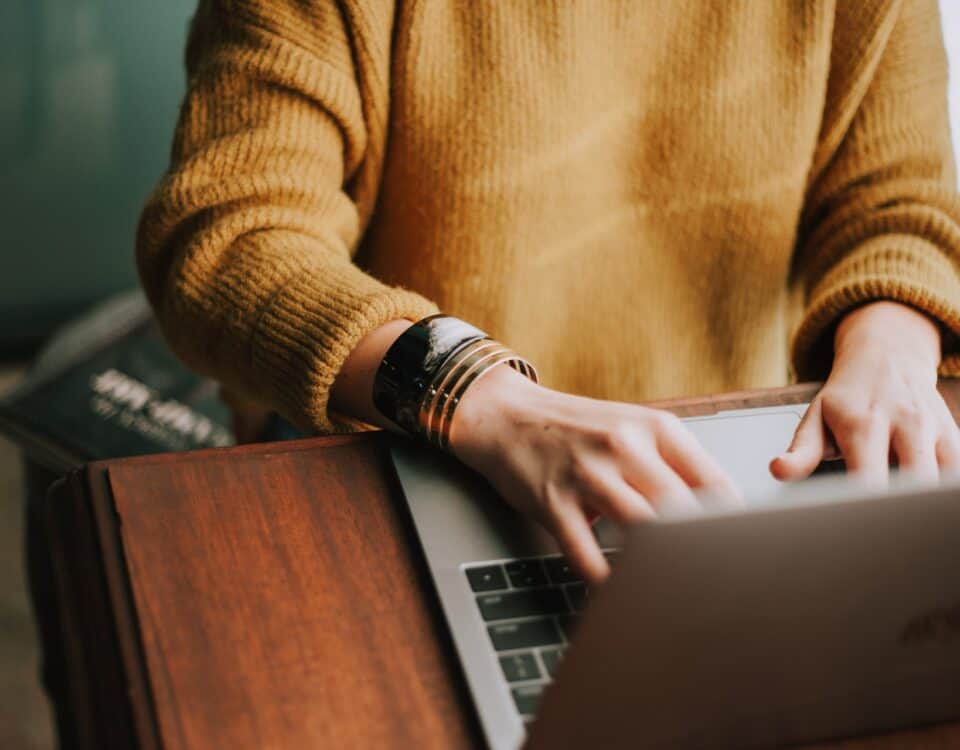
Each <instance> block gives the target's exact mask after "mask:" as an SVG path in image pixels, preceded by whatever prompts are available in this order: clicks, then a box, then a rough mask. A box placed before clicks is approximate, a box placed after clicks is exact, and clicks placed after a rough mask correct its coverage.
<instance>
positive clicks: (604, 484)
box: [580, 469, 656, 526]
mask: <svg viewBox="0 0 960 750" xmlns="http://www.w3.org/2000/svg"><path fill="white" fill-rule="evenodd" d="M580 481H581V482H585V483H586V489H587V492H588V494H586V495H585V496H584V497H582V498H581V504H582V505H583V506H584V509H585V512H586V515H587V518H588V520H595V519H591V518H590V513H591V511H592V510H594V511H599V512H600V513H601V514H602V515H604V516H607V517H608V518H609V519H610V520H612V521H613V522H614V523H616V524H618V525H620V526H625V525H627V524H631V523H637V522H639V521H649V520H651V519H653V518H655V517H656V513H654V511H653V508H651V507H650V504H649V503H648V502H647V501H646V499H644V497H643V495H641V494H640V493H639V492H637V491H636V489H634V488H633V487H632V486H630V485H629V484H628V483H627V482H626V480H625V479H624V478H623V477H622V476H621V475H620V474H619V473H617V472H616V471H615V470H613V469H611V470H609V471H608V470H605V469H595V470H594V471H593V472H591V475H590V477H589V478H586V477H582V478H581V480H580Z"/></svg>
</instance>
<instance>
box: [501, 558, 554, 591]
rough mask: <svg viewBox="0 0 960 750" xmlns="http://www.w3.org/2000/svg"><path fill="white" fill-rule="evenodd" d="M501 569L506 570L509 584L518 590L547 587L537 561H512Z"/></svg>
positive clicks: (541, 568) (540, 566)
mask: <svg viewBox="0 0 960 750" xmlns="http://www.w3.org/2000/svg"><path fill="white" fill-rule="evenodd" d="M503 567H504V568H506V570H507V576H508V577H509V578H510V583H511V584H513V585H514V586H515V587H516V588H518V589H528V588H533V587H534V586H546V585H547V576H546V574H545V573H544V572H543V564H542V563H541V562H540V561H539V560H514V561H513V562H508V563H507V564H506V565H504V566H503Z"/></svg>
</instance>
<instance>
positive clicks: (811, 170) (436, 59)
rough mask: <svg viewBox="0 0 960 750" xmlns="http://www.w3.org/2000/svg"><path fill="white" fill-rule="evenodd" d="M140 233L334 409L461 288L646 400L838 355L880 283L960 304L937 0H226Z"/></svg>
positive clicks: (952, 346)
mask: <svg viewBox="0 0 960 750" xmlns="http://www.w3.org/2000/svg"><path fill="white" fill-rule="evenodd" d="M187 68H188V73H189V90H188V94H187V97H186V100H185V102H184V106H183V110H182V115H181V119H180V123H179V126H178V129H177V133H176V139H175V143H174V148H173V158H172V162H171V166H170V169H169V172H168V174H167V175H166V177H165V178H164V179H163V181H162V182H161V183H160V185H159V186H158V187H157V189H156V191H155V192H154V194H153V195H152V197H151V198H150V200H149V202H148V205H147V207H146V209H145V211H144V215H143V218H142V220H141V225H140V231H139V235H138V255H137V257H138V265H139V269H140V274H141V278H142V281H143V285H144V287H145V288H146V290H147V293H148V296H149V298H150V300H151V303H152V304H153V306H154V308H155V310H156V312H157V316H158V318H159V320H160V322H161V325H162V327H163V329H164V331H165V333H166V335H167V337H168V339H169V341H170V343H171V345H172V346H173V347H174V349H175V351H176V352H178V354H179V355H180V356H181V357H182V358H183V359H184V360H185V361H186V362H187V363H188V364H190V365H192V366H193V367H194V368H195V369H197V370H199V371H201V372H204V373H207V374H210V375H212V376H214V377H216V378H218V379H219V380H220V381H221V382H222V383H223V384H224V385H225V387H227V388H229V389H231V390H233V391H234V392H236V393H238V394H241V395H242V398H244V399H248V400H255V401H258V402H260V403H263V404H266V405H269V406H270V407H272V408H275V409H277V410H279V411H280V412H281V413H282V414H284V415H285V416H286V417H287V418H289V419H291V420H292V421H294V423H296V424H298V425H299V426H300V427H302V428H304V429H308V430H311V431H314V432H332V431H338V430H344V429H353V428H355V427H356V426H357V425H355V424H354V423H352V422H350V421H349V420H346V419H344V418H341V417H338V415H336V414H334V413H331V411H330V410H329V409H328V394H329V390H330V386H331V384H332V383H333V381H334V378H335V377H336V375H337V373H338V371H339V369H340V368H341V366H342V364H343V362H344V360H345V359H346V357H347V355H348V353H349V352H350V351H351V349H352V348H353V347H354V346H355V345H356V344H357V342H358V341H359V340H360V339H361V338H362V337H363V336H364V335H365V334H366V333H368V332H370V331H371V330H373V329H374V328H376V327H377V326H379V325H381V324H383V323H385V322H387V321H389V320H391V319H395V318H409V319H411V320H416V319H418V318H420V317H423V316H425V315H428V314H430V313H433V312H435V311H436V310H437V309H442V310H443V311H445V312H448V313H450V314H453V315H456V316H458V317H461V318H463V319H465V320H467V321H469V322H471V323H473V324H474V325H477V326H479V327H481V328H484V329H485V330H487V331H488V332H489V333H490V334H491V335H493V336H494V337H496V338H498V339H500V340H501V341H503V342H504V343H506V344H508V345H509V346H511V347H512V348H513V349H515V350H517V351H519V352H520V353H522V354H523V355H524V356H526V357H528V358H529V359H530V360H531V361H533V362H534V363H535V364H536V365H537V368H538V370H539V371H540V374H541V376H542V379H543V381H544V382H545V384H547V385H549V386H551V387H555V388H558V389H561V390H566V391H570V392H575V393H581V394H585V395H590V396H596V397H601V398H609V399H618V400H623V401H639V400H645V399H654V398H666V397H671V396H681V395H692V394H698V393H706V392H717V391H724V390H730V389H739V388H748V387H761V386H773V385H780V384H783V383H785V382H786V381H787V380H788V378H789V377H790V363H791V362H792V370H793V373H794V375H795V376H799V377H802V378H807V377H816V376H822V375H824V374H825V372H826V371H827V369H828V367H829V362H830V355H831V337H832V331H833V329H834V327H835V325H836V323H837V322H838V320H839V319H840V318H841V317H842V316H843V315H844V314H845V313H846V312H847V311H849V310H850V309H851V308H853V307H854V306H857V305H860V304H863V303H864V302H867V301H870V300H876V299H884V298H885V299H893V300H899V301H901V302H904V303H906V304H909V305H912V306H914V307H916V308H918V309H920V310H923V311H925V312H926V313H928V314H929V315H931V316H933V317H934V318H936V319H937V320H938V321H940V323H941V324H942V326H943V331H944V344H945V352H944V354H945V356H944V362H943V370H944V372H945V373H954V374H960V346H958V336H960V200H958V197H957V195H956V192H955V174H954V165H953V158H952V154H951V150H950V137H949V127H948V122H947V106H946V101H947V99H946V75H947V68H946V60H945V55H944V51H943V44H942V38H941V31H940V25H939V17H938V11H937V3H936V0H858V1H857V2H842V1H841V2H834V1H833V0H809V1H808V2H801V3H777V2H723V3H704V2H701V1H700V0H659V1H656V2H653V1H651V2H642V3H638V2H633V0H604V2H594V0H543V2H492V1H490V2H486V1H480V0H478V1H476V2H460V0H430V1H429V2H427V1H426V0H419V1H415V0H404V1H398V2H396V3H390V2H387V1H386V0H380V1H376V2H375V1H374V0H341V1H340V2H332V1H331V0H203V2H201V5H200V8H199V10H198V12H197V16H196V18H195V20H194V24H193V28H192V33H191V37H190V42H189V46H188V51H187Z"/></svg>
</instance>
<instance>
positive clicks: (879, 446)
mask: <svg viewBox="0 0 960 750" xmlns="http://www.w3.org/2000/svg"><path fill="white" fill-rule="evenodd" d="M832 432H833V435H834V437H835V438H836V441H837V447H839V448H840V453H841V454H842V455H843V460H844V461H845V462H846V465H847V472H848V473H849V474H852V475H854V476H856V477H858V478H860V479H862V480H866V481H867V482H869V483H871V484H873V483H876V484H878V485H886V483H887V480H888V479H889V476H890V423H889V421H887V420H886V419H885V418H883V417H881V416H870V417H867V418H864V419H856V420H851V419H846V420H841V423H840V424H838V425H837V426H836V427H835V428H832Z"/></svg>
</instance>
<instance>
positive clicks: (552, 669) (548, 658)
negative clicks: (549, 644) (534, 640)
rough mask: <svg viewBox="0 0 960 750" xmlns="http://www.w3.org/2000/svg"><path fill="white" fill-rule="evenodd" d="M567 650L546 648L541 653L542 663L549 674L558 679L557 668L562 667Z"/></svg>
mask: <svg viewBox="0 0 960 750" xmlns="http://www.w3.org/2000/svg"><path fill="white" fill-rule="evenodd" d="M565 652H566V649H563V648H545V649H543V651H541V652H540V661H542V662H543V666H545V667H546V668H547V674H549V675H550V676H551V677H556V675H557V667H559V666H560V660H561V659H562V658H563V655H564V653H565Z"/></svg>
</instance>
